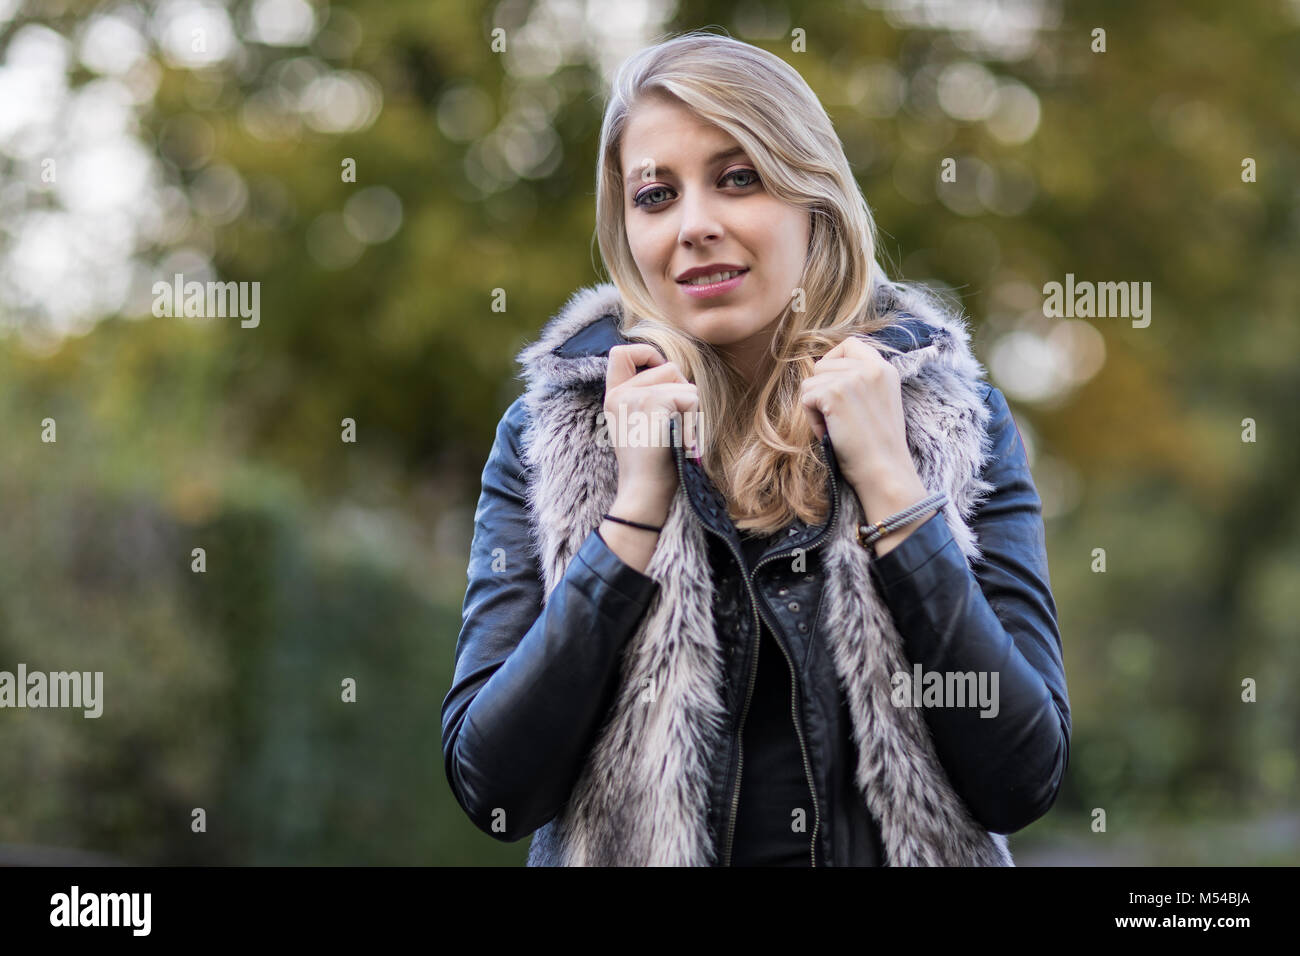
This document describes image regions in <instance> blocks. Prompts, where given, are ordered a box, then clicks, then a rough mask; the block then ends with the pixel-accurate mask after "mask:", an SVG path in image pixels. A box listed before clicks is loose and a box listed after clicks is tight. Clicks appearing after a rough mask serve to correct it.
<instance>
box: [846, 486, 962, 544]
mask: <svg viewBox="0 0 1300 956" xmlns="http://www.w3.org/2000/svg"><path fill="white" fill-rule="evenodd" d="M947 502H948V496H947V495H946V494H944V493H943V492H942V491H936V492H935V493H934V494H932V495H930V496H929V497H928V498H925V499H923V500H921V501H918V502H917V503H916V504H914V505H912V507H910V508H904V509H903V510H902V511H900V512H898V513H897V514H892V515H890V516H889V517H888V518H885V519H884V520H883V521H877V522H876V523H875V524H874V525H871V524H860V525H858V543H859V544H860V545H862V546H863V547H864V548H870V547H871V546H872V545H874V544H875V543H876V542H877V541H879V540H880V539H881V538H883V537H884V536H885V535H887V534H889V533H890V532H892V531H897V530H898V529H899V528H901V527H903V525H905V524H910V523H911V522H912V520H913V519H914V518H915V517H916V516H917V515H919V514H921V513H923V512H925V511H928V510H930V509H931V508H937V509H939V510H942V509H943V506H944V505H945V504H947Z"/></svg>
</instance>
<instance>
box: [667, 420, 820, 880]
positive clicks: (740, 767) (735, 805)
mask: <svg viewBox="0 0 1300 956" xmlns="http://www.w3.org/2000/svg"><path fill="white" fill-rule="evenodd" d="M673 424H674V425H675V424H676V423H675V422H674V423H673ZM673 445H674V456H675V457H676V459H677V480H678V481H679V482H680V483H681V487H682V490H683V491H685V490H686V468H685V464H684V462H685V451H684V450H683V449H682V445H681V441H680V440H678V441H675V442H674V443H673ZM817 452H818V454H820V455H821V459H822V462H823V463H824V464H825V465H826V473H827V474H828V475H829V476H830V481H831V501H830V506H831V515H830V520H829V521H827V523H826V528H825V529H824V530H823V531H822V533H821V536H820V537H818V538H817V539H816V540H815V541H813V542H811V543H810V544H809V545H808V546H807V547H805V548H804V549H803V551H804V553H805V554H807V553H808V552H809V551H812V550H813V549H815V548H819V547H821V546H822V545H823V544H825V543H826V539H827V538H829V537H830V534H831V531H832V530H834V527H835V520H836V518H837V517H838V515H839V488H838V485H837V483H836V481H835V469H833V468H832V467H831V463H830V460H829V459H828V458H827V456H826V446H825V445H824V444H820V445H818V446H817ZM686 497H687V499H689V498H690V493H689V492H687V494H686ZM693 509H694V506H692V510H693ZM700 523H701V524H703V525H704V529H705V530H706V531H709V532H710V533H712V534H713V535H714V536H715V537H718V538H722V539H723V541H724V542H725V543H726V545H727V547H728V549H729V550H730V551H731V553H732V554H733V555H735V557H736V566H737V567H740V568H744V566H745V562H744V558H743V556H742V555H741V554H740V553H738V552H737V550H736V548H735V546H733V545H732V543H731V540H730V539H728V538H725V537H723V536H722V535H720V534H718V533H717V532H716V531H713V529H712V528H710V527H709V526H708V525H707V524H705V523H704V522H703V520H701V522H700ZM793 555H794V551H793V550H791V551H788V552H786V553H784V554H773V555H768V556H767V557H765V558H760V559H759V561H758V563H757V564H755V565H754V570H753V572H752V573H751V574H750V575H746V576H745V590H746V591H747V592H748V593H749V600H750V606H749V609H750V611H751V612H752V613H753V615H754V640H755V643H757V644H759V646H760V647H761V646H762V633H761V628H762V624H761V623H760V621H759V616H760V614H761V613H762V611H761V605H760V604H759V601H758V595H757V594H755V592H754V587H753V583H752V581H751V577H754V576H757V574H758V569H759V568H761V567H762V566H763V565H764V564H767V563H769V562H771V561H778V560H781V559H782V558H789V557H791V556H793ZM763 620H765V621H766V620H767V618H766V615H764V616H763ZM768 626H769V627H770V628H771V629H772V637H773V640H774V641H775V643H776V646H777V647H779V648H781V653H782V654H783V655H784V656H785V660H786V663H787V665H788V666H789V668H790V716H791V717H793V718H794V729H795V732H796V733H797V734H798V736H799V752H800V755H801V756H802V757H803V767H804V774H805V775H806V776H807V778H808V789H809V790H810V791H811V792H812V798H813V829H812V837H811V839H810V841H809V848H808V849H809V855H810V856H811V859H812V865H813V866H816V865H817V830H818V827H819V826H820V825H821V809H820V808H819V806H818V801H817V786H816V784H815V783H814V782H813V775H812V764H811V763H810V761H809V760H808V749H807V746H806V743H805V740H804V735H803V726H802V724H801V723H800V721H799V713H798V707H797V698H798V686H797V684H798V682H797V679H796V677H795V671H794V661H792V660H791V659H790V654H789V652H788V651H787V650H786V649H785V644H784V643H783V642H782V641H781V639H780V638H779V637H778V636H777V635H778V633H779V632H778V628H777V627H775V626H773V625H772V623H771V622H770V621H769V622H768ZM757 673H758V653H757V652H755V654H754V663H753V665H752V666H751V667H750V669H749V685H748V687H747V688H746V689H745V704H744V707H743V708H742V709H741V712H740V726H739V727H738V728H737V730H736V747H737V760H736V786H735V788H734V790H733V791H732V796H731V816H730V819H729V821H728V823H727V839H726V843H725V845H724V849H723V857H722V865H723V866H730V865H731V851H732V840H733V839H734V838H735V835H736V812H737V810H738V809H739V807H740V780H741V775H742V774H743V772H744V768H745V742H744V731H745V718H746V717H747V716H749V701H750V698H751V696H752V695H753V691H754V676H755V675H756V674H757Z"/></svg>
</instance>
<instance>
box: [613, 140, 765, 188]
mask: <svg viewBox="0 0 1300 956" xmlns="http://www.w3.org/2000/svg"><path fill="white" fill-rule="evenodd" d="M744 152H745V149H744V147H743V146H732V147H731V148H730V149H722V150H719V151H718V152H716V153H714V154H713V155H712V156H710V157H709V159H708V163H709V165H710V166H712V165H714V164H716V163H720V162H721V161H722V160H724V159H730V158H731V157H732V156H739V155H741V154H743V153H744ZM655 173H657V174H659V175H664V174H666V175H669V176H672V175H674V173H673V171H672V168H671V167H669V166H661V165H659V164H658V163H655ZM640 178H641V167H640V166H637V167H636V168H634V169H633V170H632V171H631V172H630V173H628V174H627V178H625V179H624V180H623V185H624V186H630V185H632V184H633V183H634V182H636V181H638V180H639V179H640Z"/></svg>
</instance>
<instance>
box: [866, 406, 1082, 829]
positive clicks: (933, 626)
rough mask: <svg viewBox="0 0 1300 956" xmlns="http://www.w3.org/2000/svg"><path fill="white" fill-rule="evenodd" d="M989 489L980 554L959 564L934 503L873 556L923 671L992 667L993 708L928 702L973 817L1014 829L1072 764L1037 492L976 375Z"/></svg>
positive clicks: (976, 519) (1049, 797) (1040, 808)
mask: <svg viewBox="0 0 1300 956" xmlns="http://www.w3.org/2000/svg"><path fill="white" fill-rule="evenodd" d="M985 389H986V391H985V395H984V400H985V402H986V403H987V405H988V406H989V408H990V410H991V412H992V415H991V419H990V421H989V426H988V427H989V432H990V435H991V437H992V439H993V457H992V458H991V460H990V461H989V463H988V464H987V465H986V466H985V471H984V477H985V479H986V480H988V481H990V482H992V483H993V485H994V486H995V490H994V491H992V492H990V493H989V495H988V496H987V497H986V498H985V499H984V500H983V501H982V502H981V504H980V505H979V507H978V508H977V510H976V513H975V515H974V516H973V519H972V525H971V526H972V528H973V530H974V531H975V534H976V536H977V541H978V544H979V546H980V550H981V552H982V555H983V556H982V559H981V560H980V561H978V562H976V563H974V565H973V566H972V565H968V564H967V562H966V559H965V557H964V556H963V554H962V552H961V549H960V548H959V547H958V545H957V542H956V541H955V540H954V539H953V537H952V532H951V530H950V529H949V527H948V523H947V520H946V519H945V518H944V516H943V514H942V512H940V513H938V514H935V515H932V516H931V517H930V518H928V519H927V520H926V521H924V522H922V523H921V524H920V525H919V526H918V527H916V528H914V529H913V531H912V533H911V534H910V535H908V536H907V537H906V538H904V539H903V541H902V542H900V543H899V545H898V546H897V547H896V548H894V549H893V550H892V551H889V552H888V553H886V554H885V555H884V556H883V557H881V558H877V559H875V560H874V561H873V562H872V565H871V568H872V575H873V577H874V578H875V580H876V582H877V584H878V585H879V586H880V588H881V591H882V594H883V596H884V598H885V600H886V602H887V603H888V605H889V607H890V610H891V612H892V614H893V616H894V620H895V623H896V624H897V626H898V629H899V633H900V634H901V636H902V638H903V641H904V648H905V652H906V654H907V657H908V660H909V662H910V663H911V664H912V665H915V664H917V663H920V664H921V665H922V668H923V669H924V671H927V672H928V671H940V672H949V671H963V672H965V671H976V672H980V671H984V672H994V671H996V672H997V673H998V708H999V709H998V713H997V715H996V716H995V717H987V716H981V715H980V707H979V706H978V705H976V706H973V707H965V708H962V707H946V708H939V707H926V708H925V709H924V713H925V717H926V721H927V723H928V725H929V727H930V731H931V734H932V736H933V739H934V743H935V748H936V751H937V753H938V756H939V759H940V761H941V762H942V764H943V766H944V769H945V771H946V772H947V774H948V778H949V780H950V781H951V783H952V785H953V787H954V788H955V789H956V791H957V793H958V794H959V795H960V796H961V797H962V799H963V800H964V801H965V802H966V804H967V806H968V807H969V808H970V811H971V813H972V814H973V815H974V816H975V818H976V819H977V820H978V821H979V822H980V823H981V825H983V826H985V827H986V828H987V829H989V830H990V831H992V832H994V833H1014V832H1015V831H1017V830H1020V829H1023V828H1024V827H1026V826H1028V825H1029V824H1030V823H1032V822H1034V821H1035V820H1037V819H1038V818H1039V817H1041V816H1042V815H1043V814H1045V813H1046V812H1047V811H1048V809H1050V808H1051V806H1052V804H1053V803H1054V802H1055V800H1056V796H1057V793H1058V792H1059V790H1060V787H1061V780H1062V778H1063V777H1064V775H1065V769H1066V767H1067V766H1068V764H1069V753H1070V704H1069V697H1068V694H1067V691H1066V685H1065V667H1064V663H1063V660H1062V655H1061V636H1060V631H1059V628H1058V624H1057V613H1056V604H1055V601H1054V600H1053V597H1052V592H1051V583H1050V579H1049V577H1048V568H1047V550H1046V542H1045V536H1044V528H1043V521H1042V502H1041V501H1040V499H1039V496H1038V491H1037V489H1036V488H1035V487H1034V481H1033V477H1032V476H1031V474H1030V471H1029V462H1028V459H1027V457H1026V453H1025V447H1024V442H1023V441H1022V440H1021V437H1020V431H1019V429H1018V428H1017V427H1016V424H1015V421H1014V419H1013V418H1012V416H1011V410H1010V409H1009V408H1008V406H1007V402H1006V398H1005V397H1004V396H1003V395H1002V392H1001V391H1000V390H998V389H996V388H993V387H992V386H991V385H988V384H987V383H986V384H985Z"/></svg>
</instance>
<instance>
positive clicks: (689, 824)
mask: <svg viewBox="0 0 1300 956" xmlns="http://www.w3.org/2000/svg"><path fill="white" fill-rule="evenodd" d="M875 294H876V297H877V298H876V304H877V306H878V308H879V314H882V315H889V316H893V317H894V318H895V320H896V321H895V324H894V325H892V326H891V327H890V328H889V329H887V330H885V331H886V332H890V333H911V334H912V337H914V338H916V339H917V344H918V347H916V348H914V349H913V350H912V351H909V352H906V353H905V354H902V355H890V356H888V359H889V361H891V362H893V364H894V365H895V367H896V368H897V369H898V371H899V377H900V380H901V383H902V401H903V412H904V417H905V420H906V425H907V439H908V445H909V448H910V449H911V451H912V454H913V459H914V461H915V462H916V465H917V471H918V473H919V475H920V477H921V480H922V481H923V482H924V483H925V486H926V487H927V488H930V489H932V490H940V489H942V490H943V491H945V492H947V494H948V499H949V500H948V504H947V506H946V507H945V509H944V519H945V520H946V521H947V523H948V525H949V527H950V529H951V530H952V534H953V537H954V538H955V539H956V541H957V544H958V545H959V546H960V548H961V550H962V552H963V554H965V556H966V558H967V560H968V562H974V561H975V560H977V559H978V558H979V556H980V552H979V548H978V545H977V542H976V540H975V535H974V533H973V532H972V531H971V529H970V526H969V524H968V523H967V522H968V521H969V519H970V517H971V515H972V513H973V511H974V509H975V506H976V505H977V504H978V502H979V501H980V500H981V498H982V497H983V496H984V495H986V494H987V493H988V492H989V491H991V490H992V486H991V485H989V484H988V483H987V482H985V481H984V480H983V479H982V478H981V477H980V474H981V471H982V469H983V467H984V464H985V462H986V461H987V458H988V455H989V453H990V449H989V439H988V436H987V434H986V428H987V424H988V414H989V413H988V409H987V407H986V406H985V404H984V402H983V400H982V397H981V394H980V391H981V390H980V379H981V378H982V377H983V375H984V370H983V367H982V366H981V365H980V363H979V362H978V361H977V360H976V359H975V357H974V355H973V353H972V352H971V348H970V340H969V336H968V333H967V331H966V329H965V327H964V325H963V324H962V320H961V319H959V318H954V317H952V316H949V315H945V314H943V313H942V312H941V311H939V310H938V309H937V308H936V307H935V306H934V305H933V304H932V302H931V300H930V299H928V298H927V297H923V296H921V295H918V294H916V293H915V292H913V291H911V290H907V289H905V288H904V287H902V286H898V285H895V284H893V283H889V282H887V281H883V280H882V282H881V283H880V284H879V285H878V286H877V288H876V293H875ZM621 314H622V302H621V299H620V297H619V295H618V292H617V289H616V288H615V286H614V285H613V284H612V283H605V284H601V285H597V286H592V287H589V288H584V289H580V290H579V291H578V292H576V293H575V294H574V295H573V296H572V298H571V299H570V300H569V302H568V303H567V304H566V305H565V306H564V307H563V308H562V309H561V310H560V312H559V313H557V314H556V316H555V317H554V318H552V319H551V321H550V322H548V323H547V325H546V326H545V328H544V329H543V330H542V332H541V335H540V337H539V338H538V340H537V341H535V342H533V343H532V344H530V345H528V346H527V347H526V348H524V349H523V350H522V351H521V352H520V353H519V356H518V359H517V361H518V362H519V363H520V364H521V365H522V367H523V372H522V374H523V377H524V378H525V380H526V382H527V386H528V387H527V391H526V392H525V403H526V405H527V407H528V411H529V420H530V424H529V426H528V428H527V429H526V431H525V434H524V436H523V439H522V455H523V462H524V465H525V467H526V468H527V469H528V474H529V482H528V503H529V506H530V513H531V515H532V520H533V532H534V536H535V540H534V541H533V542H532V543H531V544H532V547H533V548H534V553H535V554H536V555H537V557H538V559H539V562H540V566H541V568H542V571H543V574H544V577H545V582H544V583H545V588H544V593H545V594H546V595H547V596H549V595H550V593H551V591H552V590H553V589H554V587H555V585H556V584H557V583H558V582H559V580H560V579H561V578H562V577H563V575H564V572H565V569H566V568H567V567H568V564H569V562H570V561H571V560H572V559H573V556H574V555H575V554H576V553H577V551H578V549H579V548H580V547H581V545H582V543H583V541H584V540H585V539H586V538H587V536H588V535H589V534H590V533H591V531H592V530H593V529H594V528H595V527H597V525H599V523H600V521H601V515H602V514H603V513H604V512H605V511H607V510H608V509H609V507H610V505H611V503H612V502H613V499H614V493H615V488H616V485H617V462H616V459H615V457H614V453H613V450H612V449H611V448H609V447H608V446H607V445H605V444H604V443H601V442H598V441H596V440H595V435H596V432H597V429H598V424H597V419H596V416H597V414H598V413H599V412H600V411H601V410H602V408H603V403H604V382H605V369H606V364H607V361H608V359H607V354H608V350H609V346H610V345H612V344H617V342H618V341H619V338H618V336H617V324H616V320H617V318H618V317H619V316H621ZM911 317H914V318H915V319H919V320H921V323H920V324H918V323H917V322H916V321H914V319H913V318H911ZM918 331H919V332H920V333H921V334H919V335H917V334H916V333H917V332H918ZM910 344H911V343H910V342H909V343H908V345H910ZM839 493H840V502H839V518H838V523H837V526H836V527H835V529H834V531H833V534H832V539H831V540H830V541H828V542H827V543H826V545H825V546H824V547H823V548H822V550H821V555H822V567H823V569H824V572H825V574H826V598H825V599H826V601H827V602H828V604H827V608H828V614H829V618H828V619H830V620H834V621H836V622H838V626H837V627H836V628H835V629H834V631H831V630H830V629H827V630H826V631H825V632H824V633H823V634H822V635H819V637H820V639H822V640H825V641H827V642H830V643H831V644H832V650H833V655H834V660H835V668H836V671H837V673H838V674H839V678H840V682H841V685H842V686H843V687H844V689H845V691H846V696H847V699H848V703H849V712H850V714H851V716H852V721H853V733H854V742H855V744H856V745H857V747H858V752H859V760H858V774H857V784H858V788H859V790H860V792H861V793H862V796H863V799H864V800H865V801H866V803H867V806H868V808H869V809H870V811H871V813H872V814H873V816H874V817H875V819H876V820H877V821H878V822H879V823H880V827H881V835H882V837H883V839H884V848H885V853H886V859H887V863H888V864H889V865H891V866H943V865H976V866H1013V865H1014V864H1013V863H1012V859H1011V854H1010V851H1009V849H1008V847H1007V841H1006V837H1005V836H1003V835H1001V834H995V833H990V832H988V831H986V830H985V829H983V828H982V827H981V826H980V825H979V824H978V822H976V821H975V820H974V819H973V818H972V817H971V815H970V812H969V810H967V808H966V806H965V805H964V804H963V803H962V801H961V799H960V798H959V797H958V796H957V794H956V793H955V792H954V791H953V789H952V786H951V784H950V783H949V782H948V779H947V777H946V775H945V774H944V771H943V769H942V767H941V765H940V763H939V761H938V758H937V756H936V755H935V750H934V745H933V743H932V741H931V739H930V733H929V728H928V726H927V725H926V723H925V718H924V716H923V715H922V713H921V711H920V710H919V709H917V708H907V707H903V708H900V707H895V706H893V705H891V703H890V692H891V687H892V685H891V683H890V675H891V674H893V673H896V672H897V671H901V670H908V669H910V668H909V664H908V662H907V660H906V658H905V656H904V653H903V649H902V639H901V637H900V636H899V634H898V631H897V629H896V628H895V626H894V623H893V618H892V616H891V614H890V611H889V608H888V606H887V605H886V604H885V603H884V600H883V599H882V597H881V596H880V594H879V593H878V590H877V587H876V584H875V582H874V580H873V579H872V577H871V575H870V573H869V570H868V568H869V555H868V553H867V551H866V550H865V549H864V548H862V546H861V545H859V544H858V543H857V541H856V540H855V529H856V527H857V525H858V524H859V523H860V522H862V521H863V520H864V518H863V513H862V508H861V505H860V504H859V503H858V500H857V496H856V495H855V494H854V492H853V490H852V489H851V488H849V487H847V486H846V485H845V486H841V487H840V492H839ZM705 535H706V532H705V530H704V528H703V527H702V526H701V524H700V522H699V520H698V519H697V517H696V516H695V514H694V512H693V511H692V510H691V506H690V503H689V502H688V501H687V500H686V494H685V491H684V490H683V489H681V488H679V489H678V491H677V495H676V497H675V499H674V500H673V503H672V505H671V507H670V509H669V513H668V518H667V521H666V522H665V524H664V529H663V532H662V533H661V535H660V538H659V544H658V546H657V547H656V549H655V553H654V556H653V557H652V559H651V561H650V565H649V567H648V568H647V569H646V574H647V575H649V576H650V577H652V578H654V579H655V580H656V581H658V582H659V585H660V588H659V591H658V593H657V594H656V596H655V598H654V600H653V601H652V603H651V605H650V607H649V608H648V610H647V611H646V614H645V616H644V617H643V618H642V622H641V625H640V627H639V628H638V630H637V632H636V633H635V634H634V635H633V636H632V639H631V640H630V641H629V643H628V646H627V650H626V652H625V654H624V657H623V662H622V682H621V684H620V688H619V691H618V693H617V697H616V700H615V703H614V706H613V708H612V711H611V716H610V718H609V720H608V721H607V723H606V724H605V725H604V726H603V727H602V728H601V731H600V733H599V735H598V738H597V741H596V743H595V745H594V747H593V749H592V751H591V753H590V756H589V757H588V759H587V762H586V764H585V766H584V767H583V769H582V771H581V773H580V775H579V778H578V781H577V783H576V784H575V786H574V789H573V792H572V795H571V796H570V799H569V801H568V803H567V804H566V805H565V806H564V807H563V808H562V809H561V811H560V812H559V814H558V815H557V816H556V817H555V819H553V820H552V821H551V822H549V823H547V824H546V825H545V826H543V827H541V828H540V829H539V830H538V831H537V832H536V833H535V834H534V837H533V841H532V845H531V847H530V850H529V858H528V864H529V865H530V866H563V865H571V866H583V865H630V866H638V865H669V866H698V865H712V864H714V863H716V860H714V859H713V856H712V847H711V844H710V840H709V834H708V828H707V822H706V811H707V796H706V795H707V790H708V780H709V767H710V766H711V760H712V757H713V755H714V754H715V753H718V752H720V751H719V743H720V741H722V740H723V739H724V735H725V732H724V729H723V727H724V715H723V710H722V702H721V697H720V692H719V690H718V685H719V684H720V682H721V674H722V662H721V651H720V648H719V645H718V641H717V639H716V636H715V634H714V631H713V617H712V606H713V599H714V592H713V583H712V575H711V574H710V570H709V563H708V551H707V546H706V540H705ZM650 682H653V683H650ZM647 686H653V687H656V688H658V690H659V692H658V693H657V694H655V695H653V697H654V699H653V700H652V701H650V702H647V701H646V700H644V699H643V697H644V696H645V694H644V691H643V688H646V687H647Z"/></svg>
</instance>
